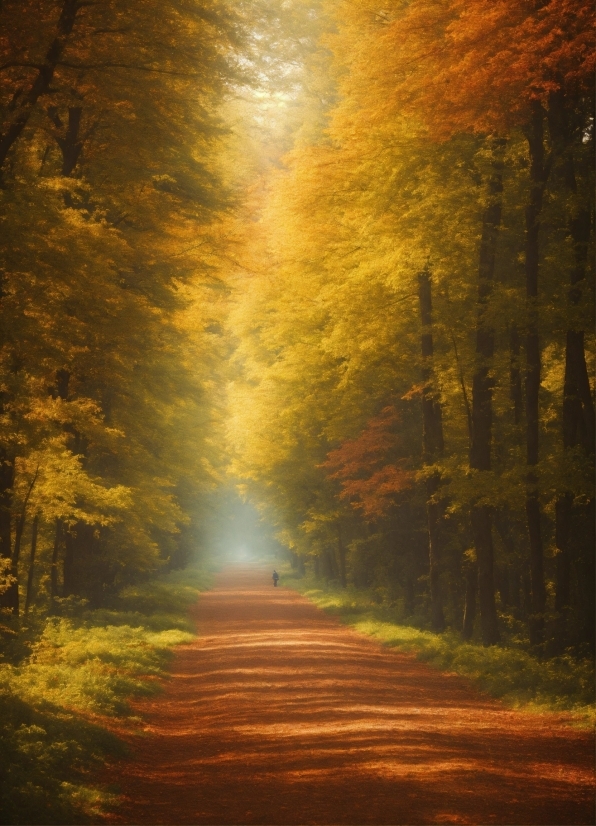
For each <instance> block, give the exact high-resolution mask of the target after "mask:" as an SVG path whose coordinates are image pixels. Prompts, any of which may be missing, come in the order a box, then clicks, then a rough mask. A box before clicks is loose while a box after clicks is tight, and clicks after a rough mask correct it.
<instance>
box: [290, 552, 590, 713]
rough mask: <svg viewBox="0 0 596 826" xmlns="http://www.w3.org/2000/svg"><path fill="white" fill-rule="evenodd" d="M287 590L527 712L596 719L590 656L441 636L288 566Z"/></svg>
mask: <svg viewBox="0 0 596 826" xmlns="http://www.w3.org/2000/svg"><path fill="white" fill-rule="evenodd" d="M282 585H286V586H287V587H289V588H294V589H295V590H297V591H299V592H300V593H302V594H304V596H306V597H307V598H308V599H309V600H310V601H311V602H314V604H315V605H317V606H318V607H319V608H322V609H323V610H325V611H327V612H328V613H330V614H334V615H335V616H337V617H338V618H339V619H340V620H341V621H342V622H344V623H346V624H347V625H350V626H352V627H353V628H355V629H356V631H359V632H360V633H362V634H366V635H367V636H371V637H374V638H375V639H377V640H379V642H382V643H383V644H384V645H387V646H390V647H395V648H399V649H400V650H402V651H406V652H408V653H412V654H415V655H416V657H417V658H418V659H419V660H422V661H423V662H426V663H428V664H429V665H431V666H433V667H434V668H437V669H439V670H441V671H449V672H451V673H456V674H460V675H462V676H464V677H468V678H470V679H471V680H472V681H473V682H474V683H475V685H476V686H477V687H478V688H479V689H480V690H481V691H484V692H486V693H487V694H490V695H491V696H492V697H496V698H499V699H501V700H503V701H504V702H505V703H506V704H507V705H510V706H512V707H514V708H523V709H524V710H526V711H535V712H547V711H550V712H568V713H570V714H569V717H568V720H569V722H571V723H573V724H575V725H582V726H583V725H588V726H592V725H594V722H596V708H595V706H594V668H593V663H592V660H591V658H589V657H587V658H578V657H577V656H573V655H572V654H570V653H565V654H562V655H561V656H558V657H551V658H549V659H540V658H539V657H538V656H536V654H535V652H532V650H530V646H529V643H528V640H527V639H525V638H524V637H523V635H520V634H519V633H516V630H515V629H514V628H510V630H509V632H508V633H507V635H506V636H504V638H503V640H502V641H501V644H500V645H498V646H484V645H483V644H482V641H481V640H480V639H476V640H470V641H464V640H462V638H461V635H460V634H457V633H454V632H453V631H445V632H443V633H440V634H437V633H434V632H432V631H430V630H427V629H426V628H424V627H417V624H416V619H415V618H411V617H410V618H406V617H404V610H403V605H401V604H400V603H399V602H394V603H389V602H387V601H386V600H383V599H382V597H381V596H380V595H379V594H378V593H377V592H375V591H374V590H372V589H357V588H354V587H348V588H346V589H343V588H341V586H340V585H339V583H333V582H326V581H325V580H323V579H320V578H316V577H315V576H314V575H312V574H306V575H304V576H303V575H301V574H299V573H297V572H295V571H292V570H291V568H290V567H289V566H287V568H285V569H284V570H283V575H282ZM412 622H414V623H415V624H411V623H412ZM408 623H410V624H408ZM418 624H419V623H418ZM566 716H567V715H566Z"/></svg>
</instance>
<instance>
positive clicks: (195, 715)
mask: <svg viewBox="0 0 596 826" xmlns="http://www.w3.org/2000/svg"><path fill="white" fill-rule="evenodd" d="M270 573H271V572H270V571H269V570H263V569H262V568H255V567H250V566H243V567H234V568H228V569H226V570H225V571H224V572H222V573H221V574H220V575H219V576H218V577H217V580H216V584H215V587H214V589H213V590H212V591H209V592H207V593H205V594H202V595H201V598H200V600H199V602H198V604H197V606H196V607H195V609H194V612H193V613H194V618H195V619H196V622H197V625H198V631H199V636H198V637H197V639H196V641H194V642H193V643H191V644H189V645H185V646H180V647H179V648H178V649H177V653H176V656H175V659H174V661H173V665H172V672H171V679H170V680H168V681H167V683H166V687H165V692H164V693H163V694H161V695H158V696H156V697H154V698H152V699H150V700H143V701H139V702H137V703H136V704H135V707H136V709H137V710H138V711H139V713H140V714H142V715H143V718H144V719H145V721H146V725H145V732H146V733H145V735H144V736H142V737H133V738H131V740H130V742H131V746H132V749H133V756H132V759H131V760H130V761H129V762H124V763H121V764H119V765H118V766H117V767H116V768H115V769H114V773H113V777H112V778H111V779H112V781H114V780H115V781H116V782H117V783H118V784H119V786H120V788H121V790H122V792H123V794H124V796H125V800H124V804H123V806H122V807H121V809H120V811H119V812H118V814H117V815H116V816H114V817H113V818H112V822H117V823H127V824H148V823H151V824H162V823H163V824H166V823H169V824H228V825H229V826H230V825H232V824H418V823H426V824H435V823H469V824H489V823H498V824H592V823H594V802H593V765H594V758H593V750H594V738H593V735H592V734H591V733H590V732H586V731H578V730H575V729H572V728H569V727H565V726H563V725H562V724H561V723H560V722H559V721H558V720H557V718H556V717H555V716H544V715H540V716H538V715H531V714H523V713H520V712H515V711H511V710H509V709H506V708H505V707H504V706H502V705H501V704H500V703H499V702H497V701H494V700H491V699H488V698H486V697H484V696H483V695H481V694H480V693H478V692H477V691H475V690H474V689H473V687H471V686H470V684H469V683H468V682H467V681H465V680H464V679H462V678H460V677H457V676H452V675H448V674H441V673H439V672H437V671H434V670H432V669H431V668H429V667H428V666H426V665H424V664H423V663H420V662H417V661H416V660H415V659H414V658H413V657H411V656H409V655H406V654H402V653H399V652H397V651H395V650H388V649H385V648H383V647H382V646H381V645H380V644H378V643H377V642H376V641H374V640H372V639H368V638H364V637H362V636H360V635H358V634H357V633H356V632H354V631H352V630H350V629H348V628H346V627H344V626H342V625H341V624H340V623H339V622H338V621H337V620H335V619H334V618H332V617H330V616H328V615H326V614H325V613H323V612H322V611H320V610H319V609H317V608H315V607H314V606H313V605H312V604H311V603H309V602H308V601H307V600H306V599H305V598H304V597H302V596H301V595H299V594H297V593H296V592H294V591H292V590H289V589H285V588H276V589H274V588H273V586H272V583H271V579H270Z"/></svg>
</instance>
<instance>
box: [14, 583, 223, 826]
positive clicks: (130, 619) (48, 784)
mask: <svg viewBox="0 0 596 826" xmlns="http://www.w3.org/2000/svg"><path fill="white" fill-rule="evenodd" d="M207 585H208V579H207V577H206V575H205V574H204V573H202V572H199V571H193V570H189V571H177V572H175V573H173V574H169V575H168V576H165V577H162V578H160V579H159V580H154V581H152V582H147V583H144V584H142V585H139V586H134V587H133V586H131V587H129V588H126V589H125V590H124V591H123V592H122V593H121V594H120V595H119V597H118V598H117V600H115V601H114V604H113V605H112V606H110V608H109V609H102V610H97V611H88V610H86V607H85V605H78V606H75V605H74V602H73V604H72V605H71V604H70V603H69V605H68V606H67V609H68V610H67V611H66V612H65V613H66V614H67V616H61V617H50V618H45V619H43V618H40V617H37V618H35V617H29V618H27V624H26V628H25V626H23V628H22V630H21V633H20V637H21V639H20V640H15V639H13V637H14V629H13V628H12V626H11V630H12V631H13V635H12V636H11V637H10V640H9V643H10V659H11V662H4V663H1V664H0V719H1V721H2V723H1V725H0V800H1V801H2V805H1V806H0V823H7V824H21V823H31V824H34V823H44V824H45V823H48V824H50V823H52V824H53V823H61V824H69V823H87V822H92V821H97V818H98V817H99V816H101V813H102V812H105V811H106V809H108V808H110V807H111V806H112V805H114V803H115V800H116V797H115V796H114V795H113V794H111V793H110V792H109V791H107V790H105V789H100V788H97V787H94V786H93V784H90V783H89V776H90V773H91V772H92V771H97V770H98V769H99V767H100V766H101V765H102V764H103V763H104V762H105V760H106V758H107V757H108V756H110V755H122V754H124V751H125V750H124V748H123V745H122V743H121V742H120V741H119V740H118V738H116V737H115V736H114V735H113V734H111V733H109V732H108V731H107V729H106V728H105V727H103V726H102V725H101V717H102V716H104V717H113V716H116V715H119V716H122V715H128V714H130V708H129V705H128V700H129V698H130V697H131V696H132V695H136V696H139V695H143V694H149V693H152V692H155V691H158V690H159V680H158V678H159V677H160V676H162V675H163V674H164V673H165V672H164V669H165V666H166V665H167V662H168V660H169V658H170V656H171V650H172V648H173V646H175V645H178V644H180V643H184V642H188V641H190V640H192V638H193V636H192V632H193V630H194V629H193V626H192V623H191V622H190V620H189V618H188V616H187V612H188V608H189V607H190V605H191V604H192V603H193V602H195V601H196V599H197V595H198V593H199V591H200V590H204V589H205V588H206V587H207ZM71 602H72V601H71ZM13 625H14V623H13ZM18 652H21V656H19V657H17V656H16V653H18ZM91 715H93V716H94V719H95V722H90V721H89V718H90V716H91Z"/></svg>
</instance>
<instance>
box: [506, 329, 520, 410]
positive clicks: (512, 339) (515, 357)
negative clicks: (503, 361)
mask: <svg viewBox="0 0 596 826" xmlns="http://www.w3.org/2000/svg"><path fill="white" fill-rule="evenodd" d="M509 353H510V366H509V396H510V398H511V401H512V402H513V421H514V422H515V424H519V423H520V422H521V417H522V409H523V398H522V383H521V369H520V340H519V330H518V329H517V324H512V325H511V329H510V331H509Z"/></svg>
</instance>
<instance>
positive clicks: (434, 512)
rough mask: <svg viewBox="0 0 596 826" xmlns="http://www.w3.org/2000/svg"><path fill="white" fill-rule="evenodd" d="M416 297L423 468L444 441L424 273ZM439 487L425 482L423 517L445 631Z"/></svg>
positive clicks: (435, 478) (434, 610) (436, 606)
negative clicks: (419, 330) (417, 300)
mask: <svg viewBox="0 0 596 826" xmlns="http://www.w3.org/2000/svg"><path fill="white" fill-rule="evenodd" d="M418 298H419V302H420V319H421V322H422V335H421V339H420V346H421V351H422V379H423V383H424V386H423V389H422V424H423V430H422V439H423V459H424V463H425V464H426V465H430V464H433V463H434V462H436V461H437V459H438V458H439V457H440V456H441V455H442V453H443V450H444V441H443V418H442V411H441V405H440V402H439V400H438V398H437V391H436V388H435V384H434V370H433V364H432V359H433V333H432V285H431V279H430V275H429V273H428V272H427V271H425V272H422V273H420V274H419V276H418ZM440 487H441V477H440V475H439V474H438V473H433V474H432V476H429V477H428V479H427V480H426V500H427V503H426V514H427V521H428V549H429V580H430V606H431V627H432V630H433V631H435V632H437V633H438V632H440V631H443V630H444V629H445V616H444V613H443V595H442V593H441V581H440V565H441V559H442V557H443V542H444V539H443V535H442V530H441V522H442V519H443V506H442V505H441V504H439V503H438V502H436V501H435V498H434V497H435V496H436V495H437V493H438V491H439V488H440Z"/></svg>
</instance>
